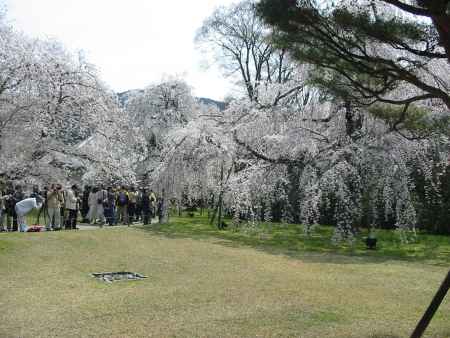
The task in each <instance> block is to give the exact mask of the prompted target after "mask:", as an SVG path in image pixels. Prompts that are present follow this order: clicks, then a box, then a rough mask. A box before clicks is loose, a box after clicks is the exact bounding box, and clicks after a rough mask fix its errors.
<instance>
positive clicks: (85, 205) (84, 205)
mask: <svg viewBox="0 0 450 338" xmlns="http://www.w3.org/2000/svg"><path fill="white" fill-rule="evenodd" d="M90 193H91V187H90V186H88V185H87V186H85V187H84V191H83V196H82V197H81V208H80V213H81V217H82V218H83V223H89V220H88V217H87V216H88V213H89V194H90Z"/></svg>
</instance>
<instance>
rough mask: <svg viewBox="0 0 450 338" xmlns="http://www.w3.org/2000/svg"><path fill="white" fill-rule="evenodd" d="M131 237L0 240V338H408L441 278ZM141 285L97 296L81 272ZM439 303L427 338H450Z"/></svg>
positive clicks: (106, 233) (107, 233) (96, 286)
mask: <svg viewBox="0 0 450 338" xmlns="http://www.w3.org/2000/svg"><path fill="white" fill-rule="evenodd" d="M231 244H232V243H231V242H229V241H228V240H224V239H223V238H222V239H219V238H215V237H213V236H211V237H208V236H203V237H202V238H188V237H184V238H183V237H178V238H174V237H169V236H166V235H163V234H161V233H159V232H158V233H157V232H151V231H145V230H143V229H136V228H113V229H101V230H96V231H78V232H52V233H35V234H6V235H2V236H0V274H1V276H2V278H0V309H2V311H1V315H0V319H1V320H0V337H24V338H25V337H305V338H307V337H311V338H317V337H342V338H344V337H345V338H350V337H355V338H356V337H358V338H381V337H390V338H394V337H407V336H408V334H409V333H410V332H411V330H412V328H413V327H414V325H415V324H416V322H417V320H418V318H419V317H420V315H421V314H422V312H423V311H424V309H425V307H426V306H427V305H428V303H429V301H430V300H431V297H432V295H433V294H434V292H435V291H436V289H437V287H438V285H439V283H440V282H441V279H442V278H443V277H444V275H445V273H446V268H445V267H443V266H439V265H432V264H427V263H424V262H422V263H420V262H408V261H402V260H395V259H392V260H382V261H381V260H374V259H371V258H365V257H359V256H355V257H350V256H349V257H345V256H338V255H336V256H334V254H327V255H326V256H324V254H323V253H318V252H315V253H314V252H305V253H303V254H302V255H299V256H298V257H290V256H288V255H285V254H282V253H273V252H269V251H264V250H256V249H255V248H253V247H251V246H245V245H244V246H241V245H237V246H236V245H231ZM114 270H116V271H120V270H130V271H136V272H140V273H143V274H145V275H147V276H149V278H147V279H145V280H142V281H134V282H117V283H114V284H104V283H102V282H100V281H97V280H95V279H94V278H92V277H91V276H90V273H92V272H102V271H114ZM449 313H450V300H449V299H448V298H447V300H446V301H445V303H444V304H443V306H442V307H441V309H440V310H439V313H438V314H437V315H436V317H435V318H434V319H433V322H432V325H431V327H430V328H429V330H428V331H427V335H426V337H435V338H444V337H450V315H449Z"/></svg>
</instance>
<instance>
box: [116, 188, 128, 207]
mask: <svg viewBox="0 0 450 338" xmlns="http://www.w3.org/2000/svg"><path fill="white" fill-rule="evenodd" d="M118 201H119V205H125V204H127V202H128V196H127V194H126V193H125V192H123V191H121V192H119V198H118Z"/></svg>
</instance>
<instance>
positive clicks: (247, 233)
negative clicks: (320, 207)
mask: <svg viewBox="0 0 450 338" xmlns="http://www.w3.org/2000/svg"><path fill="white" fill-rule="evenodd" d="M142 229H144V230H145V231H148V232H151V233H153V234H157V235H162V236H165V237H168V238H191V239H196V240H211V239H212V240H214V242H215V243H216V244H220V245H224V246H229V247H252V248H255V249H257V250H261V251H264V252H267V253H270V254H275V255H277V254H278V255H280V254H281V255H286V256H289V257H292V258H302V259H303V260H305V259H307V260H308V261H310V262H318V263H323V262H327V263H336V264H346V263H352V264H354V263H357V262H358V261H361V262H362V261H363V260H364V261H367V260H368V259H369V260H370V261H372V262H374V263H377V262H378V263H382V262H385V261H388V260H404V261H415V262H418V261H419V262H427V263H429V264H434V265H439V266H448V263H449V262H450V237H445V236H435V235H428V234H419V235H418V238H417V241H416V242H415V243H410V244H403V243H401V242H400V239H399V237H398V234H397V233H396V232H395V231H389V230H380V231H379V232H378V236H377V237H378V243H379V245H378V248H377V250H367V249H366V247H365V243H364V239H365V237H366V236H367V233H364V232H362V233H361V234H360V235H358V236H357V238H356V241H355V243H354V244H353V245H349V244H339V245H334V244H333V243H332V241H331V237H332V235H333V230H334V229H333V228H332V227H326V226H321V227H318V228H317V229H316V230H315V231H314V233H313V234H312V235H310V236H307V235H305V233H304V231H303V227H302V226H301V225H297V224H276V223H266V224H261V225H259V226H258V227H248V226H242V227H240V228H237V229H227V230H218V229H217V228H216V227H214V226H212V225H210V224H208V222H207V219H206V218H205V217H195V218H181V217H177V218H173V219H172V221H171V222H170V223H169V224H164V225H160V224H152V225H149V226H144V227H143V228H142Z"/></svg>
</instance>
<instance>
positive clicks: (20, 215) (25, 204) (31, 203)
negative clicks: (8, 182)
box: [15, 198, 42, 232]
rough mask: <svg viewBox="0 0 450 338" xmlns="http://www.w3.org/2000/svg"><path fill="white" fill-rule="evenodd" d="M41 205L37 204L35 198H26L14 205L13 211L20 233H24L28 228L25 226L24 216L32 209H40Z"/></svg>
mask: <svg viewBox="0 0 450 338" xmlns="http://www.w3.org/2000/svg"><path fill="white" fill-rule="evenodd" d="M41 207H42V203H39V204H38V203H37V201H36V198H26V199H24V200H22V201H20V202H17V203H16V206H15V211H16V214H17V223H18V225H19V231H20V232H26V231H27V229H28V226H27V224H26V218H25V216H26V215H27V214H28V213H29V212H30V211H31V210H33V209H40V208H41Z"/></svg>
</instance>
